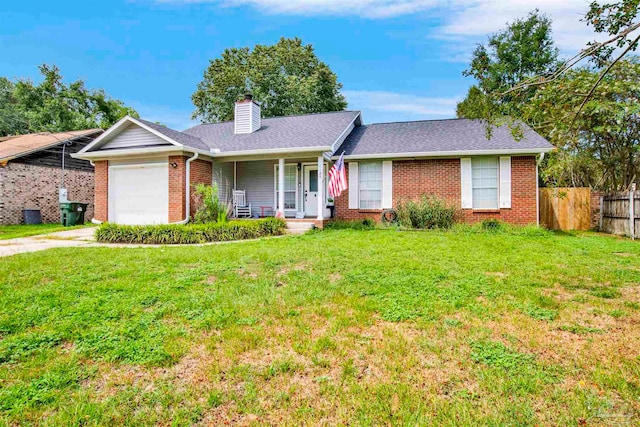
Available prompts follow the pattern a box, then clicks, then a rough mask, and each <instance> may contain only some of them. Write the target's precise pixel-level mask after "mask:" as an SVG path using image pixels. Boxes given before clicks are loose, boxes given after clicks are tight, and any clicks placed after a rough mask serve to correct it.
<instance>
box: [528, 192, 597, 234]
mask: <svg viewBox="0 0 640 427" xmlns="http://www.w3.org/2000/svg"><path fill="white" fill-rule="evenodd" d="M540 225H543V226H544V227H546V228H550V229H552V230H589V229H590V228H591V189H589V188H569V187H563V188H541V189H540Z"/></svg>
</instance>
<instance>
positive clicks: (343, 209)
mask: <svg viewBox="0 0 640 427" xmlns="http://www.w3.org/2000/svg"><path fill="white" fill-rule="evenodd" d="M345 166H346V168H347V175H348V173H349V167H348V162H345ZM536 179H537V177H536V160H535V157H534V156H525V157H512V158H511V209H499V210H495V211H490V212H479V211H473V210H471V209H464V210H462V211H461V212H462V219H463V221H464V222H469V223H472V222H478V221H482V220H484V219H487V218H496V219H500V220H502V221H506V222H509V223H512V224H522V225H524V224H535V223H536V221H537V215H538V213H537V203H536ZM422 194H430V195H435V196H437V197H440V198H443V199H445V200H447V201H448V202H449V203H452V204H454V205H455V206H456V207H458V208H459V207H460V205H461V183H460V159H426V160H397V161H393V203H394V205H395V204H396V203H397V202H398V201H399V200H406V199H415V198H418V197H420V196H421V195H422ZM380 212H381V211H363V210H358V209H349V190H347V191H345V192H343V193H342V195H341V196H340V197H338V198H336V200H335V215H336V218H337V219H345V220H361V219H364V218H372V219H375V220H376V221H379V220H380Z"/></svg>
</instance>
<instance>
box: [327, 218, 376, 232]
mask: <svg viewBox="0 0 640 427" xmlns="http://www.w3.org/2000/svg"><path fill="white" fill-rule="evenodd" d="M375 226H376V222H375V221H374V220H372V219H371V218H366V219H363V220H361V221H359V220H355V221H330V222H328V223H326V224H325V225H324V228H325V230H372V229H374V228H375Z"/></svg>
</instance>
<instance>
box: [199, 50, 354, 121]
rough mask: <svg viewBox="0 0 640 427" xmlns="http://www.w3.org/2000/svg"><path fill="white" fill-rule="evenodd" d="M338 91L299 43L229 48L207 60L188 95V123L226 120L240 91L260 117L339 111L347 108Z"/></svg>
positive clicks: (330, 75)
mask: <svg viewBox="0 0 640 427" xmlns="http://www.w3.org/2000/svg"><path fill="white" fill-rule="evenodd" d="M341 88H342V84H341V83H339V82H338V78H337V76H336V75H335V73H334V72H333V71H331V69H330V68H329V66H328V65H327V64H325V63H324V62H322V61H320V60H319V59H318V57H317V56H316V54H315V52H314V50H313V47H312V46H311V45H309V44H307V45H305V44H303V43H302V40H300V39H299V38H293V39H287V38H281V39H280V41H278V43H276V44H275V45H271V46H267V45H260V44H257V45H255V46H254V47H253V49H249V48H248V47H243V48H230V49H226V50H225V51H224V52H223V53H222V55H221V57H220V58H216V59H213V60H211V61H210V63H209V66H208V67H207V69H206V70H205V72H204V77H203V79H202V81H201V82H200V83H198V86H197V90H196V91H195V92H194V93H193V95H192V96H191V99H192V101H193V104H194V105H195V107H196V109H195V111H194V112H193V118H194V119H200V120H201V121H202V122H219V121H225V120H232V119H233V105H234V102H235V101H237V100H238V99H240V98H241V97H242V96H243V95H244V94H245V93H246V92H251V93H253V95H254V97H255V99H256V100H258V101H260V102H261V104H262V114H263V116H264V117H274V116H285V115H290V114H306V113H318V112H325V111H340V110H343V109H345V108H346V106H347V103H346V101H345V98H344V96H343V95H342V94H341V93H340V89H341Z"/></svg>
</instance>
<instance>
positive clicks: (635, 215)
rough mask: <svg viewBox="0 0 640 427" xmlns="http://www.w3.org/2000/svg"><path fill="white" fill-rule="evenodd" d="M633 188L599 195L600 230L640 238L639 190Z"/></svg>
mask: <svg viewBox="0 0 640 427" xmlns="http://www.w3.org/2000/svg"><path fill="white" fill-rule="evenodd" d="M634 190H635V185H634V186H633V189H632V190H631V191H623V192H620V193H611V194H606V195H604V196H602V197H600V206H601V208H600V211H601V213H600V227H599V228H600V231H603V232H605V233H611V234H620V235H624V236H629V237H631V238H632V239H633V238H636V239H638V238H640V191H634Z"/></svg>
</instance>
